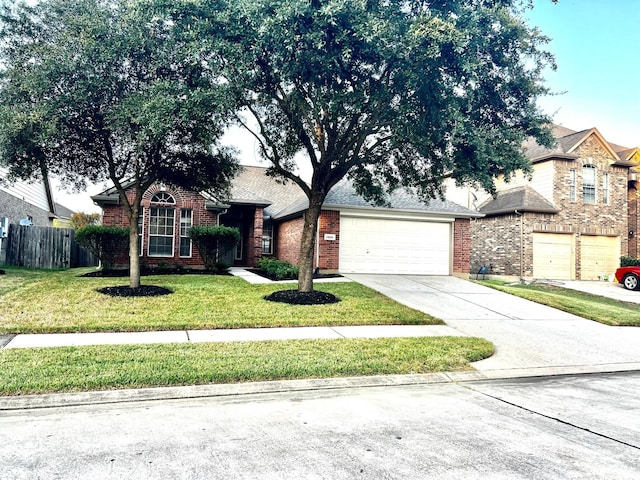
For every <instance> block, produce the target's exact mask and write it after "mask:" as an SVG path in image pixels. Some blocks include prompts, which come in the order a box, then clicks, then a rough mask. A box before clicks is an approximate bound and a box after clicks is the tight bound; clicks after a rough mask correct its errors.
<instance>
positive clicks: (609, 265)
mask: <svg viewBox="0 0 640 480" xmlns="http://www.w3.org/2000/svg"><path fill="white" fill-rule="evenodd" d="M619 264H620V237H605V236H598V235H582V236H581V237H580V279H581V280H598V279H599V278H600V276H601V275H606V274H609V275H610V274H612V273H614V272H615V270H616V268H618V266H619Z"/></svg>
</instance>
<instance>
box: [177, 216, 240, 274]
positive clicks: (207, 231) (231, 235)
mask: <svg viewBox="0 0 640 480" xmlns="http://www.w3.org/2000/svg"><path fill="white" fill-rule="evenodd" d="M189 238H191V240H192V241H193V243H195V245H196V247H197V249H198V252H199V253H200V258H202V261H203V262H204V266H205V268H206V269H207V270H216V269H220V268H221V266H222V265H221V264H220V262H218V259H219V258H220V256H221V255H223V254H224V253H225V252H228V251H229V250H231V249H233V248H235V246H236V245H237V244H238V243H239V242H240V230H238V229H237V228H235V227H227V226H224V225H214V226H193V227H191V228H190V229H189ZM222 268H224V266H222Z"/></svg>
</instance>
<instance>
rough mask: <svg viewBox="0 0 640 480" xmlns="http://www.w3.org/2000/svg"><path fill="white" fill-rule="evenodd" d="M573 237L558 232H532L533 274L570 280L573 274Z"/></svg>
mask: <svg viewBox="0 0 640 480" xmlns="http://www.w3.org/2000/svg"><path fill="white" fill-rule="evenodd" d="M573 244H574V237H573V235H570V234H560V233H534V234H533V276H534V277H535V278H549V279H551V278H555V279H559V280H571V279H573V278H574V277H575V275H574V257H575V254H574V248H573Z"/></svg>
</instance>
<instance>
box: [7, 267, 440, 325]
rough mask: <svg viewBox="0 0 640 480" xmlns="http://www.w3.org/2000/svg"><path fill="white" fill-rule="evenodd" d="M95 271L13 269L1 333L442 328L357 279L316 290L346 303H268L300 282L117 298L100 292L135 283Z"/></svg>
mask: <svg viewBox="0 0 640 480" xmlns="http://www.w3.org/2000/svg"><path fill="white" fill-rule="evenodd" d="M88 271H90V270H89V269H73V270H66V271H56V272H43V271H33V270H28V269H21V268H14V267H9V268H7V269H6V275H2V277H1V278H0V301H1V302H2V311H0V334H2V333H64V332H127V331H130V332H133V331H153V330H197V329H216V328H266V327H296V326H338V325H440V324H442V323H443V322H442V321H441V320H439V319H437V318H434V317H432V316H429V315H427V314H425V313H422V312H419V311H417V310H414V309H411V308H409V307H406V306H404V305H401V304H399V303H398V302H395V301H393V300H391V299H389V298H388V297H385V296H384V295H382V294H380V293H378V292H376V291H374V290H372V289H369V288H367V287H364V286H362V285H360V284H358V283H355V282H337V283H316V285H315V288H316V290H321V291H326V292H329V293H332V294H334V295H336V296H338V297H339V298H340V299H341V300H342V301H341V302H339V303H335V304H332V305H309V306H304V305H288V304H285V303H275V302H268V301H266V300H264V298H263V297H264V296H265V295H269V294H271V293H273V292H275V291H277V290H286V289H295V288H296V286H297V285H296V284H295V283H284V284H282V283H281V284H273V283H272V284H260V285H251V284H249V283H247V282H246V281H245V280H243V279H241V278H238V277H232V276H216V275H197V274H192V275H157V276H148V277H142V283H143V284H144V285H157V286H162V287H166V288H169V289H171V290H172V291H173V293H172V294H170V295H164V296H158V297H128V298H123V297H110V296H108V295H104V294H102V293H99V292H97V291H96V290H97V289H99V288H103V287H106V286H114V285H127V284H128V278H88V277H80V276H78V275H79V274H81V273H85V272H88ZM21 279H22V280H21Z"/></svg>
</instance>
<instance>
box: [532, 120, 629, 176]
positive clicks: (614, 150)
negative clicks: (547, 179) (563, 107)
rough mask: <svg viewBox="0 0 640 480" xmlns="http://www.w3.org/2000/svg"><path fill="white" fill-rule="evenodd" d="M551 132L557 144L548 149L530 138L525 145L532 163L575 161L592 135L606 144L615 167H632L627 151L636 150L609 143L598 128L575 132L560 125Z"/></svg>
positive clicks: (553, 127) (554, 126)
mask: <svg viewBox="0 0 640 480" xmlns="http://www.w3.org/2000/svg"><path fill="white" fill-rule="evenodd" d="M551 130H552V133H553V136H554V137H555V139H556V144H555V145H554V146H553V147H551V148H547V147H544V146H542V145H539V144H538V143H537V142H536V141H535V139H533V138H530V139H529V140H527V142H526V143H525V154H526V156H527V158H529V159H530V160H531V162H532V163H537V162H541V161H544V160H547V159H551V158H565V159H567V160H574V159H577V158H578V155H576V154H575V153H574V151H575V149H576V148H577V147H578V146H579V145H580V144H581V143H582V142H584V141H585V140H586V139H587V138H588V137H589V136H590V135H596V136H597V137H599V138H600V139H601V141H602V142H603V143H604V145H605V148H608V149H609V152H610V153H611V155H612V157H614V160H615V165H619V166H624V167H630V166H632V163H631V162H629V161H628V158H629V157H630V155H631V154H632V153H630V154H629V157H624V156H623V155H625V153H626V152H627V151H630V152H633V151H635V150H636V149H628V148H627V147H622V146H619V145H615V144H612V143H610V142H608V141H607V140H606V139H605V138H604V137H603V136H602V134H601V133H600V132H599V131H598V129H597V128H588V129H586V130H580V131H575V130H572V129H570V128H566V127H563V126H560V125H552V126H551Z"/></svg>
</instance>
